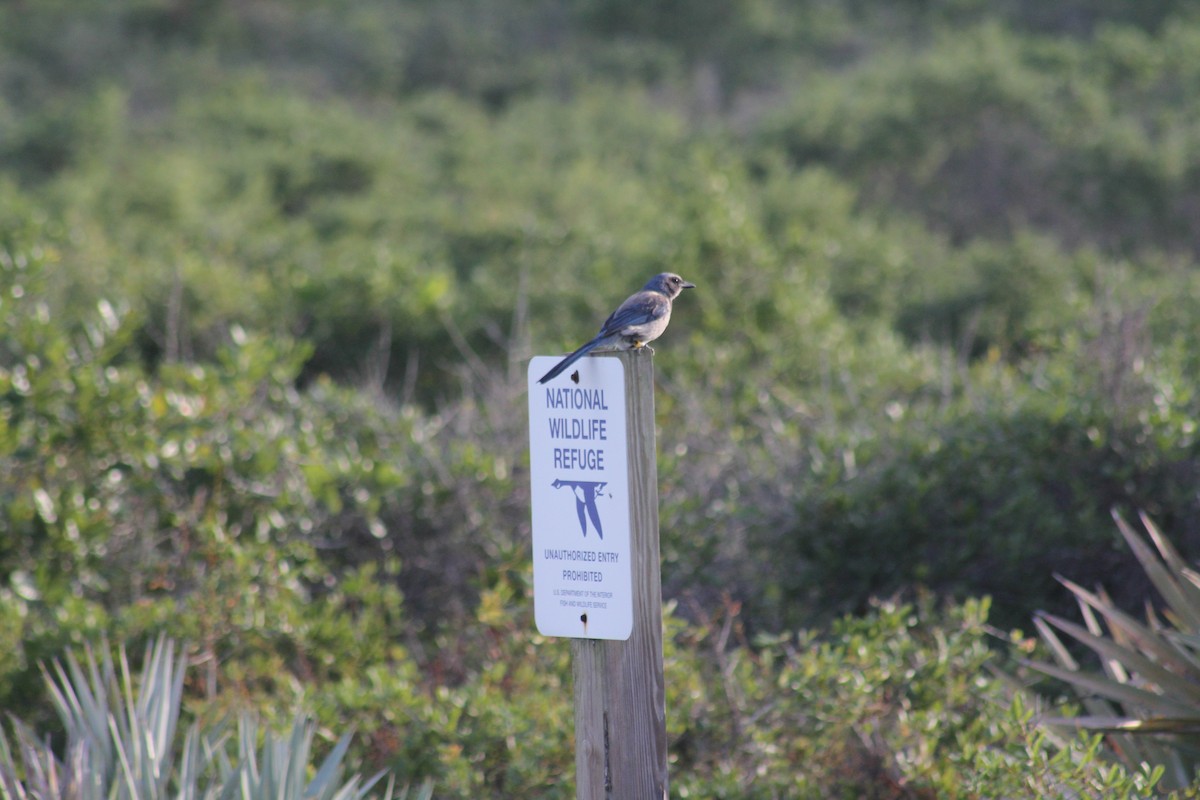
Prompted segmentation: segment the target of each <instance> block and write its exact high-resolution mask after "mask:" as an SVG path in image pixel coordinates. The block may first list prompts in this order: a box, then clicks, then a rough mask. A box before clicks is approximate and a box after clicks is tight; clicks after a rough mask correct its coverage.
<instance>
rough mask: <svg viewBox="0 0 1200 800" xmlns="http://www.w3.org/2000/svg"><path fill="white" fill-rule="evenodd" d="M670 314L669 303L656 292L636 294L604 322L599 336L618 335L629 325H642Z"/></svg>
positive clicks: (665, 297)
mask: <svg viewBox="0 0 1200 800" xmlns="http://www.w3.org/2000/svg"><path fill="white" fill-rule="evenodd" d="M670 312H671V301H670V300H669V299H668V298H667V296H666V295H663V294H659V293H658V292H637V293H636V294H633V295H630V296H629V299H628V300H626V301H625V302H624V303H621V305H620V306H618V307H617V310H616V311H614V312H613V313H612V315H611V316H609V318H608V319H606V320H605V321H604V325H603V326H601V328H600V336H611V335H612V334H614V333H620V332H621V331H622V330H623V329H625V328H627V327H629V326H630V325H644V324H646V323H647V322H651V321H653V320H656V319H660V318H661V317H663V315H665V314H669V313H670Z"/></svg>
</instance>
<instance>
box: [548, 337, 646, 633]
mask: <svg viewBox="0 0 1200 800" xmlns="http://www.w3.org/2000/svg"><path fill="white" fill-rule="evenodd" d="M560 359H561V356H536V357H534V359H533V360H532V361H530V362H529V477H530V482H531V486H530V496H531V497H530V499H531V505H532V514H533V610H534V618H535V619H536V621H537V629H538V630H539V631H540V632H541V633H543V634H544V635H546V636H569V637H572V638H577V639H619V640H625V639H628V638H629V635H630V634H631V633H632V632H633V565H632V563H631V561H630V558H631V556H630V553H631V548H630V537H629V520H630V516H629V464H628V447H627V442H626V440H627V431H626V427H625V368H624V365H623V364H622V363H621V361H620V360H619V359H616V358H582V359H580V360H579V361H578V362H577V363H576V364H575V365H573V366H572V368H571V369H570V370H569V371H568V372H565V373H563V374H562V375H560V376H558V377H557V378H555V379H554V380H552V381H550V382H549V383H548V384H546V385H544V386H543V385H542V384H539V383H538V382H537V379H538V378H539V377H541V376H542V375H544V374H545V373H546V372H547V371H548V370H549V369H550V368H551V367H553V366H554V365H555V364H556V363H558V361H559V360H560Z"/></svg>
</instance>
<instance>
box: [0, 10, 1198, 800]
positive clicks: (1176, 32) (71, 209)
mask: <svg viewBox="0 0 1200 800" xmlns="http://www.w3.org/2000/svg"><path fill="white" fill-rule="evenodd" d="M1198 259H1200V15H1198V14H1197V12H1196V9H1195V8H1194V6H1193V4H1190V3H1184V2H1161V3H1154V4H1133V3H1125V2H1116V1H1115V0H1109V1H1107V2H1082V0H1068V1H1067V2H1059V3H1055V4H1045V3H1037V2H1031V1H1030V0H1001V1H1000V2H994V1H993V2H987V3H985V2H981V1H980V0H906V2H899V3H897V2H887V3H885V2H877V0H803V1H802V2H786V1H785V0H737V1H736V2H728V1H727V0H694V1H693V2H688V3H682V2H678V1H677V0H660V1H659V2H651V3H647V2H631V0H576V1H575V2H562V1H561V0H554V1H552V0H441V1H440V2H424V1H423V0H409V1H408V2H402V3H396V2H386V1H385V0H357V1H356V2H352V3H346V2H332V1H331V0H294V1H293V2H288V3H282V2H277V1H275V0H76V1H75V2H72V3H64V2H60V0H16V1H15V2H8V3H4V4H0V328H2V335H0V526H2V528H3V535H2V536H0V707H3V708H5V709H7V710H9V711H12V712H15V713H17V714H19V715H20V716H22V717H24V718H26V719H27V720H32V721H33V722H34V723H40V724H42V725H45V726H47V727H48V728H50V729H52V728H53V726H54V722H53V717H52V715H51V714H50V712H49V706H48V705H47V700H46V697H45V693H44V688H43V686H42V682H41V679H40V676H39V673H38V670H37V664H38V662H39V661H40V660H44V659H49V658H53V657H58V656H60V655H61V654H62V653H63V652H64V649H65V648H67V647H69V646H73V645H79V644H81V643H83V642H97V641H99V639H100V637H101V636H104V635H107V636H108V637H110V638H111V639H112V640H114V641H125V642H130V643H142V642H145V641H148V640H150V639H151V638H153V637H154V636H156V635H157V634H159V633H162V632H167V633H169V634H171V635H172V636H176V637H180V638H182V639H184V640H185V641H186V642H187V643H188V645H189V646H190V647H191V648H192V651H191V652H192V663H193V665H194V669H193V671H192V673H191V677H190V678H189V683H188V690H189V693H188V697H189V698H190V703H191V706H190V713H192V714H194V715H197V716H200V717H209V718H214V719H215V718H217V717H220V716H221V715H222V714H224V713H227V712H229V711H230V710H231V709H234V708H241V707H243V706H246V705H250V706H253V707H255V708H258V709H260V710H261V712H262V713H263V714H265V715H267V716H268V717H269V718H270V719H274V720H290V719H291V718H292V716H293V710H294V708H295V707H296V706H298V705H303V706H305V707H308V708H311V709H312V710H313V711H314V713H316V714H317V715H318V717H319V718H320V719H321V720H322V721H323V724H324V725H325V726H326V730H327V731H331V732H329V733H327V734H326V735H325V739H326V740H327V743H332V742H333V741H335V740H336V739H337V738H338V735H340V733H341V732H343V731H345V730H348V729H349V728H351V727H353V728H355V729H356V730H357V731H358V732H359V736H358V738H357V740H356V745H355V748H356V750H355V751H354V752H355V753H356V754H357V757H359V758H360V759H363V760H365V761H367V762H369V763H370V764H373V765H379V766H386V767H389V768H391V769H394V770H396V771H397V772H398V774H400V775H401V777H403V778H405V779H406V780H412V781H413V782H414V783H415V782H419V781H421V780H424V779H425V778H433V779H434V781H435V795H436V796H439V797H440V796H447V797H477V796H480V795H481V794H482V795H483V796H495V797H531V796H545V797H557V796H569V791H570V790H569V785H568V786H567V788H563V786H562V785H560V783H561V780H560V779H561V778H562V777H563V776H567V778H568V783H569V776H570V765H571V763H572V762H571V750H570V745H571V742H570V738H571V726H570V709H569V703H568V702H567V701H565V700H564V699H563V698H564V697H565V696H569V685H570V683H569V681H570V676H569V663H568V659H567V655H566V648H565V644H563V643H561V642H554V641H545V640H542V639H540V638H539V637H537V636H536V635H535V634H533V633H532V627H533V625H532V613H531V609H530V606H529V585H528V582H529V570H528V540H529V537H528V483H527V479H526V465H527V453H526V443H527V438H526V425H525V421H524V420H525V403H524V398H523V393H524V390H525V389H524V387H525V377H524V365H525V362H526V360H527V359H528V357H529V356H531V355H532V354H534V353H552V352H559V351H563V350H565V349H568V348H570V347H573V346H575V345H576V344H578V343H579V342H580V341H583V340H584V339H585V338H586V337H588V336H590V335H591V333H592V332H593V330H594V328H595V327H596V325H597V324H598V323H599V322H600V321H601V320H602V319H603V317H604V315H605V314H606V313H607V311H608V310H609V308H610V307H611V305H612V304H613V303H614V302H615V301H617V300H619V299H620V298H622V297H624V296H625V295H626V294H627V293H628V292H630V291H632V290H633V289H635V288H636V287H638V286H640V285H641V284H642V283H643V282H644V281H645V279H646V278H647V277H648V276H649V275H652V274H654V273H656V272H659V271H661V270H663V269H668V268H669V269H671V270H673V271H676V272H679V273H681V274H683V275H684V276H685V277H687V278H688V279H689V280H692V281H694V282H695V283H696V284H697V285H698V287H699V288H698V289H697V291H696V292H694V293H690V294H689V295H688V296H687V297H686V298H684V300H683V301H682V304H681V307H680V308H679V313H677V314H676V316H675V319H674V321H673V323H672V327H671V330H670V332H669V333H668V334H667V335H666V336H665V337H664V338H663V339H662V340H661V347H660V348H659V356H658V359H657V361H658V363H657V372H658V380H659V389H658V397H657V404H658V406H657V412H658V415H659V421H660V430H659V440H658V444H659V451H660V461H659V479H660V486H661V499H662V510H661V518H662V539H663V555H664V564H663V570H664V588H665V591H666V593H667V595H668V598H669V600H670V601H671V603H672V604H673V607H674V609H675V616H674V618H673V621H672V622H671V624H672V625H673V626H676V627H675V628H673V629H672V631H673V636H674V639H673V640H672V642H671V644H670V648H672V654H669V658H668V671H669V674H668V685H669V686H670V687H671V689H670V694H671V696H670V697H669V698H668V700H669V706H670V709H669V711H670V714H671V726H672V754H673V759H674V760H675V765H674V767H673V769H674V773H673V774H674V778H673V779H674V780H675V782H676V785H677V786H679V787H681V789H682V790H685V791H688V792H690V795H687V796H697V797H716V796H720V797H777V796H803V797H827V796H828V797H840V796H849V795H847V794H846V793H847V792H848V793H849V794H850V795H853V796H878V797H926V796H939V793H941V795H940V796H948V795H956V796H966V795H965V794H963V793H969V792H976V793H977V796H1000V795H999V794H997V792H1003V791H1016V790H1015V789H1012V788H1007V789H1006V788H1004V787H1010V783H1006V781H1007V782H1011V786H1018V785H1020V786H1026V785H1027V784H1020V783H1019V780H1020V776H1021V775H1031V774H1032V775H1039V776H1043V777H1044V779H1045V781H1046V782H1045V784H1044V786H1045V787H1061V786H1063V785H1068V786H1072V787H1075V791H1081V792H1086V791H1092V789H1091V788H1088V787H1092V786H1093V784H1087V785H1086V786H1084V784H1085V783H1087V781H1095V780H1100V779H1098V778H1096V777H1095V775H1094V774H1093V773H1086V774H1084V773H1085V772H1086V771H1080V767H1079V764H1081V763H1084V764H1087V763H1090V761H1088V759H1090V758H1092V757H1093V756H1095V751H1094V746H1093V745H1094V743H1088V742H1080V743H1073V744H1072V743H1066V744H1063V747H1065V748H1067V750H1065V751H1064V752H1066V753H1067V754H1068V756H1072V757H1063V758H1061V759H1059V760H1055V758H1056V757H1052V756H1050V755H1047V754H1045V753H1043V752H1041V750H1040V749H1039V748H1040V746H1041V740H1040V739H1039V738H1038V737H1037V736H1036V735H1034V734H1033V733H1031V732H1030V729H1029V724H1030V717H1029V714H1028V713H1026V712H1024V711H1023V710H1022V709H1021V708H1019V707H1016V708H1010V707H1009V705H1008V703H1007V702H1006V701H1001V700H998V699H996V698H997V697H999V696H1000V695H1001V694H1003V693H1002V691H1001V688H1000V686H999V684H996V683H993V682H992V679H991V678H988V677H986V675H987V673H986V671H981V664H983V663H985V662H987V661H988V660H989V659H1003V658H1004V638H1005V637H1003V636H1001V637H1000V639H999V640H991V641H992V643H993V644H997V642H999V645H1000V646H999V647H998V648H993V649H992V650H991V651H990V653H989V651H988V648H986V647H983V643H985V642H987V641H989V639H988V634H987V631H988V630H995V629H1000V630H1008V629H1010V628H1014V627H1023V626H1027V625H1028V624H1029V619H1030V614H1031V613H1032V612H1033V611H1035V610H1038V609H1049V610H1051V611H1057V612H1060V613H1061V612H1063V611H1065V610H1066V609H1069V608H1071V603H1072V602H1073V601H1072V599H1071V597H1070V595H1069V594H1068V593H1066V592H1064V591H1062V590H1061V589H1060V588H1059V587H1058V586H1057V584H1056V583H1055V582H1054V579H1053V574H1054V573H1055V572H1059V573H1063V574H1066V575H1068V576H1069V577H1071V578H1072V579H1073V580H1075V581H1077V582H1079V583H1081V584H1084V585H1089V584H1090V583H1093V582H1095V581H1097V580H1099V579H1101V578H1103V579H1104V582H1105V585H1106V586H1107V587H1108V589H1109V591H1110V592H1111V594H1112V595H1113V596H1114V597H1115V598H1116V599H1117V600H1118V601H1127V604H1132V607H1136V606H1137V605H1139V604H1140V603H1141V602H1142V600H1143V598H1144V597H1145V596H1146V593H1147V589H1148V583H1147V581H1146V579H1145V578H1144V576H1142V574H1141V573H1140V572H1139V570H1138V568H1137V565H1136V563H1135V562H1134V561H1133V560H1132V559H1130V558H1129V557H1128V555H1127V554H1126V552H1125V551H1124V549H1123V546H1122V545H1121V544H1120V541H1119V537H1118V536H1117V533H1116V530H1115V529H1114V528H1113V526H1112V524H1111V522H1110V521H1109V512H1110V510H1111V509H1113V508H1116V509H1119V510H1121V511H1123V512H1124V513H1126V514H1127V515H1128V516H1133V515H1134V514H1135V512H1136V511H1137V510H1145V511H1146V512H1148V513H1149V514H1150V515H1151V516H1152V517H1153V518H1154V519H1156V520H1157V521H1158V522H1159V523H1160V524H1161V526H1162V527H1163V528H1164V529H1165V530H1167V531H1169V532H1170V533H1171V534H1172V536H1173V540H1174V541H1175V543H1176V545H1177V546H1178V547H1179V549H1180V550H1181V552H1182V553H1183V554H1184V556H1185V557H1188V558H1195V557H1196V556H1198V555H1200V514H1197V511H1198V508H1197V506H1198V505H1200V496H1198V495H1197V492H1196V485H1197V477H1198V474H1197V473H1198V467H1197V465H1198V462H1197V446H1198V445H1197V430H1196V426H1197V416H1198V414H1200V398H1198V397H1197V395H1196V391H1195V377H1194V376H1195V375H1196V374H1198V372H1200V355H1198V353H1200V347H1197V344H1198V340H1200V331H1198V325H1200V322H1198V320H1200V272H1198V271H1197V268H1196V266H1197V260H1198ZM983 597H987V598H990V599H989V600H985V601H981V600H979V598H983ZM878 598H885V600H879V599H878ZM909 603H915V605H908V604H909ZM988 608H990V620H991V622H990V623H985V622H984V621H983V620H982V617H984V616H986V615H985V614H984V610H985V609H988ZM989 624H990V626H991V628H989V627H988V625H989ZM797 631H808V632H806V633H797ZM951 634H953V637H954V641H955V642H958V645H956V647H957V648H958V649H953V652H952V653H951V655H950V656H947V657H948V658H949V659H950V660H949V662H947V663H945V664H942V665H941V666H940V667H939V669H940V670H941V671H940V672H938V673H937V674H930V673H925V672H922V671H921V670H920V669H918V668H917V667H914V666H912V665H911V664H910V665H909V666H897V664H899V663H900V662H903V663H906V664H907V663H908V662H909V661H915V662H920V663H921V664H924V663H926V659H927V658H928V657H930V653H931V652H933V650H936V649H937V648H938V647H941V646H942V644H939V642H941V643H943V644H944V641H945V637H946V636H950V635H951ZM856 637H857V638H856ZM1020 640H1021V636H1020V634H1014V641H1020ZM856 641H862V642H866V643H867V644H866V645H865V646H867V647H868V648H869V649H870V651H871V652H872V653H876V655H874V656H872V658H877V659H879V660H881V661H885V662H887V663H888V664H890V666H878V664H876V665H875V666H873V667H868V666H861V667H860V666H852V665H850V664H849V661H850V660H852V658H851V656H852V655H853V657H854V658H859V657H864V656H862V655H861V654H857V655H854V654H855V653H856V651H855V650H854V646H853V644H854V642H856ZM821 642H824V644H821ZM926 646H927V647H929V648H932V650H921V648H922V647H926ZM876 648H877V649H878V650H876ZM897 648H900V650H897ZM911 648H915V649H911ZM981 648H982V649H981ZM137 649H140V648H136V647H132V648H131V651H136V650H137ZM910 649H911V650H910ZM901 651H903V652H901ZM848 654H849V655H848ZM864 658H865V657H864ZM805 659H810V661H807V662H806V661H805ZM889 659H891V660H896V661H897V664H893V663H892V661H889ZM892 667H895V668H896V669H899V670H900V673H901V674H909V673H911V676H912V678H911V681H910V682H908V683H906V684H905V685H903V686H900V687H891V688H887V684H888V681H889V680H891V678H890V677H889V676H891V675H892V673H891V671H890V670H891V669H892ZM672 669H674V670H676V671H675V672H674V673H671V670H672ZM873 669H874V670H876V671H877V672H878V674H879V676H880V677H879V681H880V683H874V682H872V681H873V680H874V679H873V678H870V677H869V676H870V675H871V674H873V673H872V670H873ZM847 670H855V671H857V672H858V674H860V675H862V676H867V677H863V681H866V682H865V683H862V684H858V685H856V686H855V687H854V688H853V691H855V692H864V694H863V695H861V697H862V698H867V697H872V698H874V702H876V703H878V705H876V706H871V704H870V703H868V702H866V700H865V699H864V702H863V703H862V704H860V705H855V704H854V703H853V702H851V701H850V700H849V699H847V698H846V697H845V696H843V695H840V694H838V692H840V691H846V690H847V687H843V686H841V684H839V683H838V682H837V680H835V676H836V675H837V674H841V673H844V672H845V671H847ZM906 670H907V672H906ZM706 675H707V676H709V678H706V677H705V676H706ZM713 676H716V677H715V678H713ZM805 676H807V677H805ZM814 676H816V677H814ZM826 679H828V685H826V686H825V687H824V689H822V688H821V687H822V685H823V684H822V681H825V680H826ZM714 680H715V683H714V682H713V681H714ZM805 681H808V682H807V683H804V682H805ZM922 681H928V683H923V682H922ZM974 682H981V683H979V684H978V685H976V684H975V683H974ZM801 684H804V685H803V686H802V685H801ZM716 685H720V686H721V687H722V691H721V692H719V693H718V694H719V696H714V695H711V694H710V693H711V692H713V691H714V686H716ZM972 686H974V688H973V689H972V688H970V687H972ZM839 687H841V688H839ZM881 687H883V688H881ZM937 687H940V688H937ZM855 696H859V695H855ZM782 698H786V699H782ZM804 698H807V699H804ZM813 698H816V699H815V700H814V699H813ZM831 698H832V699H831ZM955 698H957V699H955ZM835 700H836V702H838V703H842V706H840V707H843V708H846V709H849V710H847V711H845V714H844V718H843V719H841V720H839V722H838V724H836V725H832V726H830V725H828V724H826V720H825V719H824V717H821V715H820V714H818V713H817V712H815V711H812V710H811V707H810V706H808V705H805V703H818V704H819V703H833V702H834V701H835ZM914 704H915V705H914ZM831 707H836V706H831ZM914 707H915V708H918V709H920V713H921V714H923V715H926V716H927V717H928V724H926V725H925V727H922V726H921V725H918V724H916V723H915V722H914V721H913V717H912V713H913V708H914ZM806 709H808V710H806ZM809 714H816V716H815V717H810V716H808V715H809ZM818 718H820V719H818ZM880 720H891V721H890V722H880ZM954 720H957V722H954ZM814 726H815V727H814ZM948 731H952V733H951V732H948ZM814 741H816V742H818V743H819V746H816V747H814V746H813V744H812V743H813V742H814ZM1070 748H1082V749H1079V750H1077V751H1076V750H1071V749H1070ZM1088 748H1092V749H1088ZM1081 753H1082V754H1083V755H1080V754H1081ZM1096 757H1097V758H1098V756H1096ZM800 765H806V767H805V769H806V770H807V772H805V773H804V774H803V775H802V774H800V773H799V772H797V770H799V769H800ZM1071 770H1075V771H1074V772H1072V771H1071ZM1113 775H1114V776H1115V775H1116V773H1113ZM1110 777H1111V780H1113V781H1117V780H1118V779H1121V780H1124V778H1120V777H1119V776H1116V777H1112V776H1110ZM1127 777H1128V776H1127ZM1128 779H1129V780H1135V778H1133V777H1128ZM1106 780H1107V778H1106ZM1072 781H1079V782H1080V783H1079V785H1078V786H1076V784H1074V783H1071V782H1072ZM1064 782H1065V783H1064ZM1095 785H1100V784H1095ZM1113 785H1115V784H1103V786H1106V787H1108V788H1102V789H1096V790H1095V791H1098V792H1100V793H1099V794H1095V795H1093V796H1115V795H1105V794H1104V792H1105V791H1112V786H1113ZM888 787H891V788H890V789H889V788H888ZM889 790H890V791H892V792H893V793H891V794H888V793H887V791H889ZM1055 790H1056V789H1053V788H1045V791H1046V792H1052V791H1055Z"/></svg>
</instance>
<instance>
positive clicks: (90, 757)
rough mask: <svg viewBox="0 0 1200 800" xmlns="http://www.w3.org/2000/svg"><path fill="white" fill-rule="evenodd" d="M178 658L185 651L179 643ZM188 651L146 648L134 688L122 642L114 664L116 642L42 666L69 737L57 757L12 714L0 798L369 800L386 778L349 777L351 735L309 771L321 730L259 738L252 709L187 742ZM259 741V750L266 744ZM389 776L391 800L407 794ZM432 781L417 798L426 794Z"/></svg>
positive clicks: (0, 745)
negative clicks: (232, 723)
mask: <svg viewBox="0 0 1200 800" xmlns="http://www.w3.org/2000/svg"><path fill="white" fill-rule="evenodd" d="M177 649H178V650H179V651H180V655H178V656H176V654H175V653H176V650H177ZM186 667H187V657H186V655H183V648H177V647H176V645H175V643H174V642H173V641H172V640H170V639H167V638H165V637H164V638H160V639H159V640H158V641H157V642H155V643H154V644H153V645H151V646H149V647H148V648H147V650H146V658H145V660H144V666H143V672H142V675H141V680H140V682H137V683H136V686H135V681H134V678H133V675H132V671H131V670H130V668H129V661H128V659H127V658H126V655H125V650H124V648H121V649H120V650H119V653H118V658H117V662H116V663H114V661H113V659H112V656H111V655H110V654H109V649H108V648H107V647H104V648H101V655H100V656H97V655H96V653H95V652H94V651H93V650H92V649H91V648H88V649H87V650H86V651H85V656H84V660H83V662H80V661H79V660H78V659H77V658H76V657H75V656H74V655H73V654H68V655H67V657H66V663H65V665H64V664H63V663H55V664H54V665H53V668H52V669H47V670H44V673H45V677H46V683H47V685H48V686H49V689H50V693H51V697H52V700H53V704H54V707H55V710H56V711H57V712H58V715H59V718H60V719H61V721H62V723H63V728H64V730H65V732H66V744H65V747H64V748H63V751H62V756H61V757H59V756H57V755H56V754H55V751H54V750H53V749H51V746H50V742H49V741H48V740H47V739H45V738H42V737H39V736H38V735H37V734H36V733H35V732H34V731H33V730H32V729H30V728H29V727H28V726H27V725H25V724H24V723H22V722H21V721H20V720H16V719H13V720H12V726H13V741H12V742H10V741H9V739H8V737H6V736H5V735H4V734H3V732H0V796H2V797H4V798H13V799H14V800H26V798H70V800H126V799H127V798H128V799H129V800H133V798H138V799H139V800H158V798H166V797H171V798H179V800H259V799H260V798H261V799H263V800H265V799H266V798H270V799H271V800H362V799H363V798H366V797H367V796H368V795H369V793H370V792H371V790H372V789H373V788H374V787H375V786H376V785H377V784H378V783H379V781H380V780H381V779H382V777H383V773H380V774H378V775H376V776H374V777H373V778H370V779H368V780H365V781H364V780H363V779H362V778H361V777H360V776H358V775H353V776H351V777H350V778H349V779H346V778H344V777H343V772H344V766H343V759H344V757H345V755H346V750H347V748H348V747H349V744H350V735H349V734H346V735H344V736H342V738H341V739H340V740H339V741H338V743H337V744H336V745H335V746H334V748H333V750H332V751H331V752H330V753H329V755H328V756H326V758H325V760H324V761H323V762H322V763H321V765H320V766H319V767H318V768H317V769H316V771H315V773H313V777H312V778H309V777H308V776H309V772H310V768H311V764H310V760H311V755H312V743H313V738H314V735H315V732H316V727H315V725H314V724H313V723H312V722H311V721H309V720H307V719H305V718H304V717H302V716H301V717H297V719H296V721H295V722H294V723H293V725H292V728H291V731H290V732H289V733H288V734H286V735H277V734H275V733H273V732H271V731H267V732H265V733H264V734H263V735H262V736H261V737H260V736H259V732H258V728H257V725H256V723H255V721H254V719H253V718H252V717H250V716H249V715H242V716H241V717H240V718H239V719H238V721H237V726H236V728H237V732H236V739H235V740H234V741H232V742H231V741H230V740H231V738H232V735H231V734H230V733H229V732H228V731H227V730H226V729H225V727H224V726H218V727H217V728H215V729H211V730H201V729H200V728H199V726H198V725H196V724H193V725H191V726H190V727H189V728H188V729H187V731H186V732H185V733H184V735H183V740H182V742H180V741H178V739H177V736H176V733H177V728H178V723H179V715H180V708H181V703H182V699H183V677H184V672H185V670H186ZM260 738H261V741H262V743H261V745H259V741H260ZM407 794H408V793H407V791H403V792H401V793H400V794H399V795H396V794H395V793H394V792H393V786H392V784H391V782H390V781H389V782H388V784H387V787H386V789H385V791H384V793H383V797H384V799H385V800H390V798H393V797H396V798H397V800H403V798H404V797H407ZM431 795H432V789H431V787H430V786H428V785H426V786H424V787H423V788H422V789H421V790H420V791H419V792H418V795H417V797H416V798H415V800H428V798H429V797H430V796H431Z"/></svg>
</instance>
